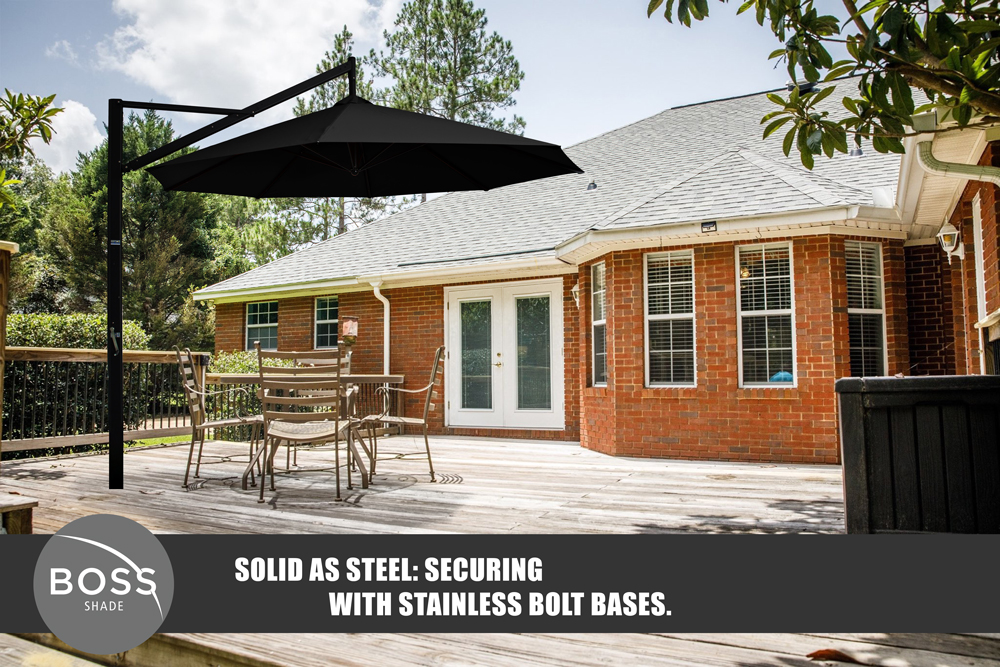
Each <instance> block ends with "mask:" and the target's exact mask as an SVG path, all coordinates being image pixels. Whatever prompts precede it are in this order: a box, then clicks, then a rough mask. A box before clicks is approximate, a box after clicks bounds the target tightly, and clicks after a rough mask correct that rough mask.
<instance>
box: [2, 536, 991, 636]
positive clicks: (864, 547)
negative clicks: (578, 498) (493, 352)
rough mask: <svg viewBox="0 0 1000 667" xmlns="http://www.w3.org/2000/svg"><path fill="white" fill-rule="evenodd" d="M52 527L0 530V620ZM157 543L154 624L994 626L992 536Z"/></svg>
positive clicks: (26, 589) (491, 628)
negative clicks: (162, 584) (169, 589)
mask: <svg viewBox="0 0 1000 667" xmlns="http://www.w3.org/2000/svg"><path fill="white" fill-rule="evenodd" d="M47 539H49V538H48V537H45V536H38V535H25V536H19V535H6V536H3V537H0V561H2V563H3V570H4V572H5V573H6V574H5V576H4V579H3V596H2V598H3V604H0V632H43V631H45V630H46V628H45V625H44V623H43V622H42V620H41V617H40V616H39V614H38V611H37V609H36V606H35V600H34V597H33V593H32V576H31V573H32V572H33V571H34V570H35V564H36V561H37V559H38V555H39V552H40V551H41V549H42V547H43V546H44V545H45V542H46V540H47ZM159 539H160V541H161V543H162V544H163V546H164V547H165V549H166V551H167V554H168V555H169V558H170V562H171V563H172V566H173V572H174V581H175V589H174V598H173V604H172V606H171V608H170V611H169V614H168V615H167V617H166V620H165V621H164V623H163V625H162V626H161V628H160V630H161V631H164V632H625V631H628V632H658V631H663V632H666V631H669V632H815V631H817V630H823V631H824V632H862V631H866V632H870V631H879V632H959V631H960V632H997V631H1000V611H998V605H997V600H1000V535H871V536H869V535H836V536H799V535H795V536H792V535H789V536H781V535H760V536H748V535H732V536H730V535H634V536H628V535H622V536H582V535H517V536H514V535H503V536H500V535H497V536H493V535H490V536H485V535H456V536H421V535H415V536H376V535H371V536H368V535H362V536H358V535H309V536H298V535H274V536H244V535H211V536H209V535H178V536H173V535H170V536H160V537H159ZM95 601H96V600H95ZM120 606H121V605H117V606H115V609H116V611H94V612H91V613H93V614H104V615H106V616H107V622H108V623H114V622H116V619H115V616H116V614H121V613H128V610H127V609H124V610H121V609H120ZM98 608H99V609H100V608H102V607H101V606H98Z"/></svg>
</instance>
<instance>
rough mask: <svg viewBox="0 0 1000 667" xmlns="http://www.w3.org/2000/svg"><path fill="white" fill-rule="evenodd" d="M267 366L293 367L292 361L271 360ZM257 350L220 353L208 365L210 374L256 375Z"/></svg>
mask: <svg viewBox="0 0 1000 667" xmlns="http://www.w3.org/2000/svg"><path fill="white" fill-rule="evenodd" d="M265 365H267V366H291V365H292V360H291V359H269V360H268V361H267V363H266V364H265ZM257 370H258V369H257V352H256V350H238V351H236V352H219V353H218V354H216V355H214V356H213V357H212V361H211V362H210V363H209V364H208V372H209V373H256V372H257Z"/></svg>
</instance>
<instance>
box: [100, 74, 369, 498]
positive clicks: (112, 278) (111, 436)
mask: <svg viewBox="0 0 1000 667" xmlns="http://www.w3.org/2000/svg"><path fill="white" fill-rule="evenodd" d="M356 71H357V69H356V67H355V60H354V58H353V56H352V57H350V58H348V59H347V62H345V63H342V64H340V65H337V66H336V67H334V68H331V69H328V70H327V71H325V72H323V73H322V74H317V75H316V76H314V77H312V78H311V79H306V80H305V81H303V82H301V83H298V84H296V85H294V86H292V87H291V88H286V89H285V90H283V91H281V92H280V93H276V94H274V95H272V96H270V97H267V98H265V99H263V100H261V101H259V102H256V103H255V104H251V105H250V106H248V107H246V108H244V109H220V108H217V107H199V106H188V105H184V104H156V103H153V102H129V101H125V100H118V99H111V100H108V384H107V387H108V389H107V395H106V401H107V405H108V421H107V423H108V449H109V454H110V456H109V457H108V488H109V489H122V488H124V487H125V479H124V476H125V420H124V403H125V394H124V380H123V373H124V370H125V365H124V363H123V362H124V360H123V355H122V352H123V351H124V348H123V346H124V341H123V340H122V319H123V311H122V176H123V174H125V173H128V172H130V171H135V170H136V169H142V168H143V167H145V166H148V165H150V164H152V163H154V162H156V161H157V160H159V159H160V158H164V157H166V156H168V155H170V154H171V153H174V152H176V151H178V150H180V149H182V148H186V147H188V146H190V145H191V144H193V143H195V142H196V141H200V140H202V139H204V138H205V137H208V136H211V135H213V134H215V133H216V132H220V131H222V130H224V129H226V128H228V127H231V126H233V125H235V124H236V123H238V122H240V121H241V120H245V119H247V118H250V117H251V116H254V115H256V114H258V113H260V112H262V111H265V110H267V109H270V108H271V107H273V106H275V105H277V104H281V103H282V102H285V101H287V100H290V99H292V98H293V97H298V96H299V95H302V94H303V93H306V92H308V91H310V90H312V89H313V88H315V87H317V86H321V85H323V84H324V83H327V82H328V81H331V80H332V79H335V78H337V77H338V76H342V75H344V74H347V75H348V77H349V81H350V91H351V95H354V94H355V92H356V87H357V83H356V76H357V75H356ZM125 108H129V109H153V110H155V111H184V112H188V113H206V114H218V115H225V116H226V117H225V118H222V119H219V120H217V121H215V122H213V123H209V124H208V125H206V126H205V127H202V128H201V129H198V130H195V131H194V132H192V133H190V134H187V135H185V136H183V137H181V138H179V139H175V140H174V141H171V142H170V143H168V144H165V145H163V146H161V147H160V148H157V149H156V150H152V151H150V152H149V153H146V154H145V155H141V156H139V157H137V158H135V159H133V160H131V161H130V162H129V163H128V164H125V165H123V164H122V135H123V133H124V121H125V118H124V110H125Z"/></svg>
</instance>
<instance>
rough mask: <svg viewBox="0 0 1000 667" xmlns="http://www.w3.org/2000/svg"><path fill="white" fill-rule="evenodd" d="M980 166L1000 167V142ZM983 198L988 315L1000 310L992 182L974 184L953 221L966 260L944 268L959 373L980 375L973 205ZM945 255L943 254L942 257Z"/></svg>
mask: <svg viewBox="0 0 1000 667" xmlns="http://www.w3.org/2000/svg"><path fill="white" fill-rule="evenodd" d="M979 164H980V165H984V166H985V165H989V166H994V167H1000V142H994V143H991V144H990V145H989V146H987V148H986V150H985V151H984V152H983V155H982V157H981V158H980V160H979ZM977 194H978V195H979V198H980V206H981V208H980V213H981V214H982V226H983V263H984V274H985V289H986V314H987V315H989V314H991V313H993V312H995V311H996V310H997V309H998V308H1000V249H998V243H1000V239H998V232H997V218H998V216H1000V194H998V192H997V187H996V186H995V185H993V184H991V183H984V182H981V181H971V182H970V183H969V184H968V185H967V186H966V188H965V190H964V191H963V193H962V197H961V200H960V201H959V204H958V206H956V207H955V211H954V212H953V214H952V217H951V219H950V222H951V224H953V225H955V227H957V228H958V229H959V231H960V232H961V235H962V243H963V245H964V246H965V259H964V260H959V259H957V258H954V259H953V260H952V266H951V267H950V269H949V268H947V267H946V268H943V269H942V270H943V271H946V272H950V274H951V282H952V285H951V301H950V304H949V305H950V311H951V319H952V322H953V327H954V340H955V349H956V354H955V356H956V363H955V370H956V372H957V373H960V374H962V373H970V374H978V373H980V372H981V363H980V357H981V355H982V351H981V347H982V344H983V339H982V332H981V331H980V330H979V329H976V328H975V324H976V322H978V321H979V308H978V303H979V295H978V293H977V290H976V258H975V239H974V227H973V220H972V204H973V199H974V198H975V196H976V195H977ZM942 256H943V254H942Z"/></svg>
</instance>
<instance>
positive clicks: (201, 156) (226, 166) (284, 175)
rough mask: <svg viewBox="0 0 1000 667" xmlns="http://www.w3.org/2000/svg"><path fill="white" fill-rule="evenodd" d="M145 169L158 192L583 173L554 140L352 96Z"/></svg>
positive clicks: (256, 191)
mask: <svg viewBox="0 0 1000 667" xmlns="http://www.w3.org/2000/svg"><path fill="white" fill-rule="evenodd" d="M149 171H150V173H152V174H153V176H155V177H156V178H157V180H159V181H160V183H161V184H163V187H165V188H166V189H168V190H186V191H191V192H214V193H218V194H229V195H243V196H248V197H323V196H335V197H340V196H343V197H377V196H387V195H399V194H412V193H415V192H449V191H455V190H490V189H492V188H498V187H501V186H504V185H511V184H513V183H521V182H524V181H531V180H535V179H539V178H546V177H549V176H558V175H561V174H571V173H583V170H582V169H580V168H579V167H577V166H576V165H575V164H573V161H572V160H570V159H569V158H568V157H567V156H566V154H565V153H563V151H562V149H561V148H560V147H559V146H556V145H554V144H549V143H545V142H543V141H535V140H534V139H527V138H525V137H520V136H517V135H513V134H506V133H504V132H497V131H495V130H489V129H486V128H482V127H476V126H474V125H467V124H465V123H459V122H456V121H451V120H447V119H443V118H435V117H433V116H425V115H423V114H418V113H413V112H409V111H401V110H399V109H392V108H389V107H383V106H379V105H377V104H372V103H371V102H369V101H368V100H365V99H362V98H360V97H357V96H356V95H351V96H348V97H345V98H344V99H342V100H341V101H340V102H337V104H335V105H334V106H332V107H330V108H329V109H324V110H322V111H317V112H315V113H311V114H309V115H306V116H301V117H299V118H294V119H292V120H289V121H286V122H283V123H279V124H277V125H272V126H271V127H267V128H264V129H262V130H257V131H255V132H251V133H249V134H246V135H243V136H240V137H236V138H235V139H230V140H228V141H224V142H221V143H219V144H216V145H215V146H210V147H208V148H204V149H201V150H198V151H195V152H194V153H190V154H188V155H184V156H182V157H179V158H176V159H173V160H170V161H169V162H166V163H163V164H161V165H158V166H155V167H150V168H149Z"/></svg>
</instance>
